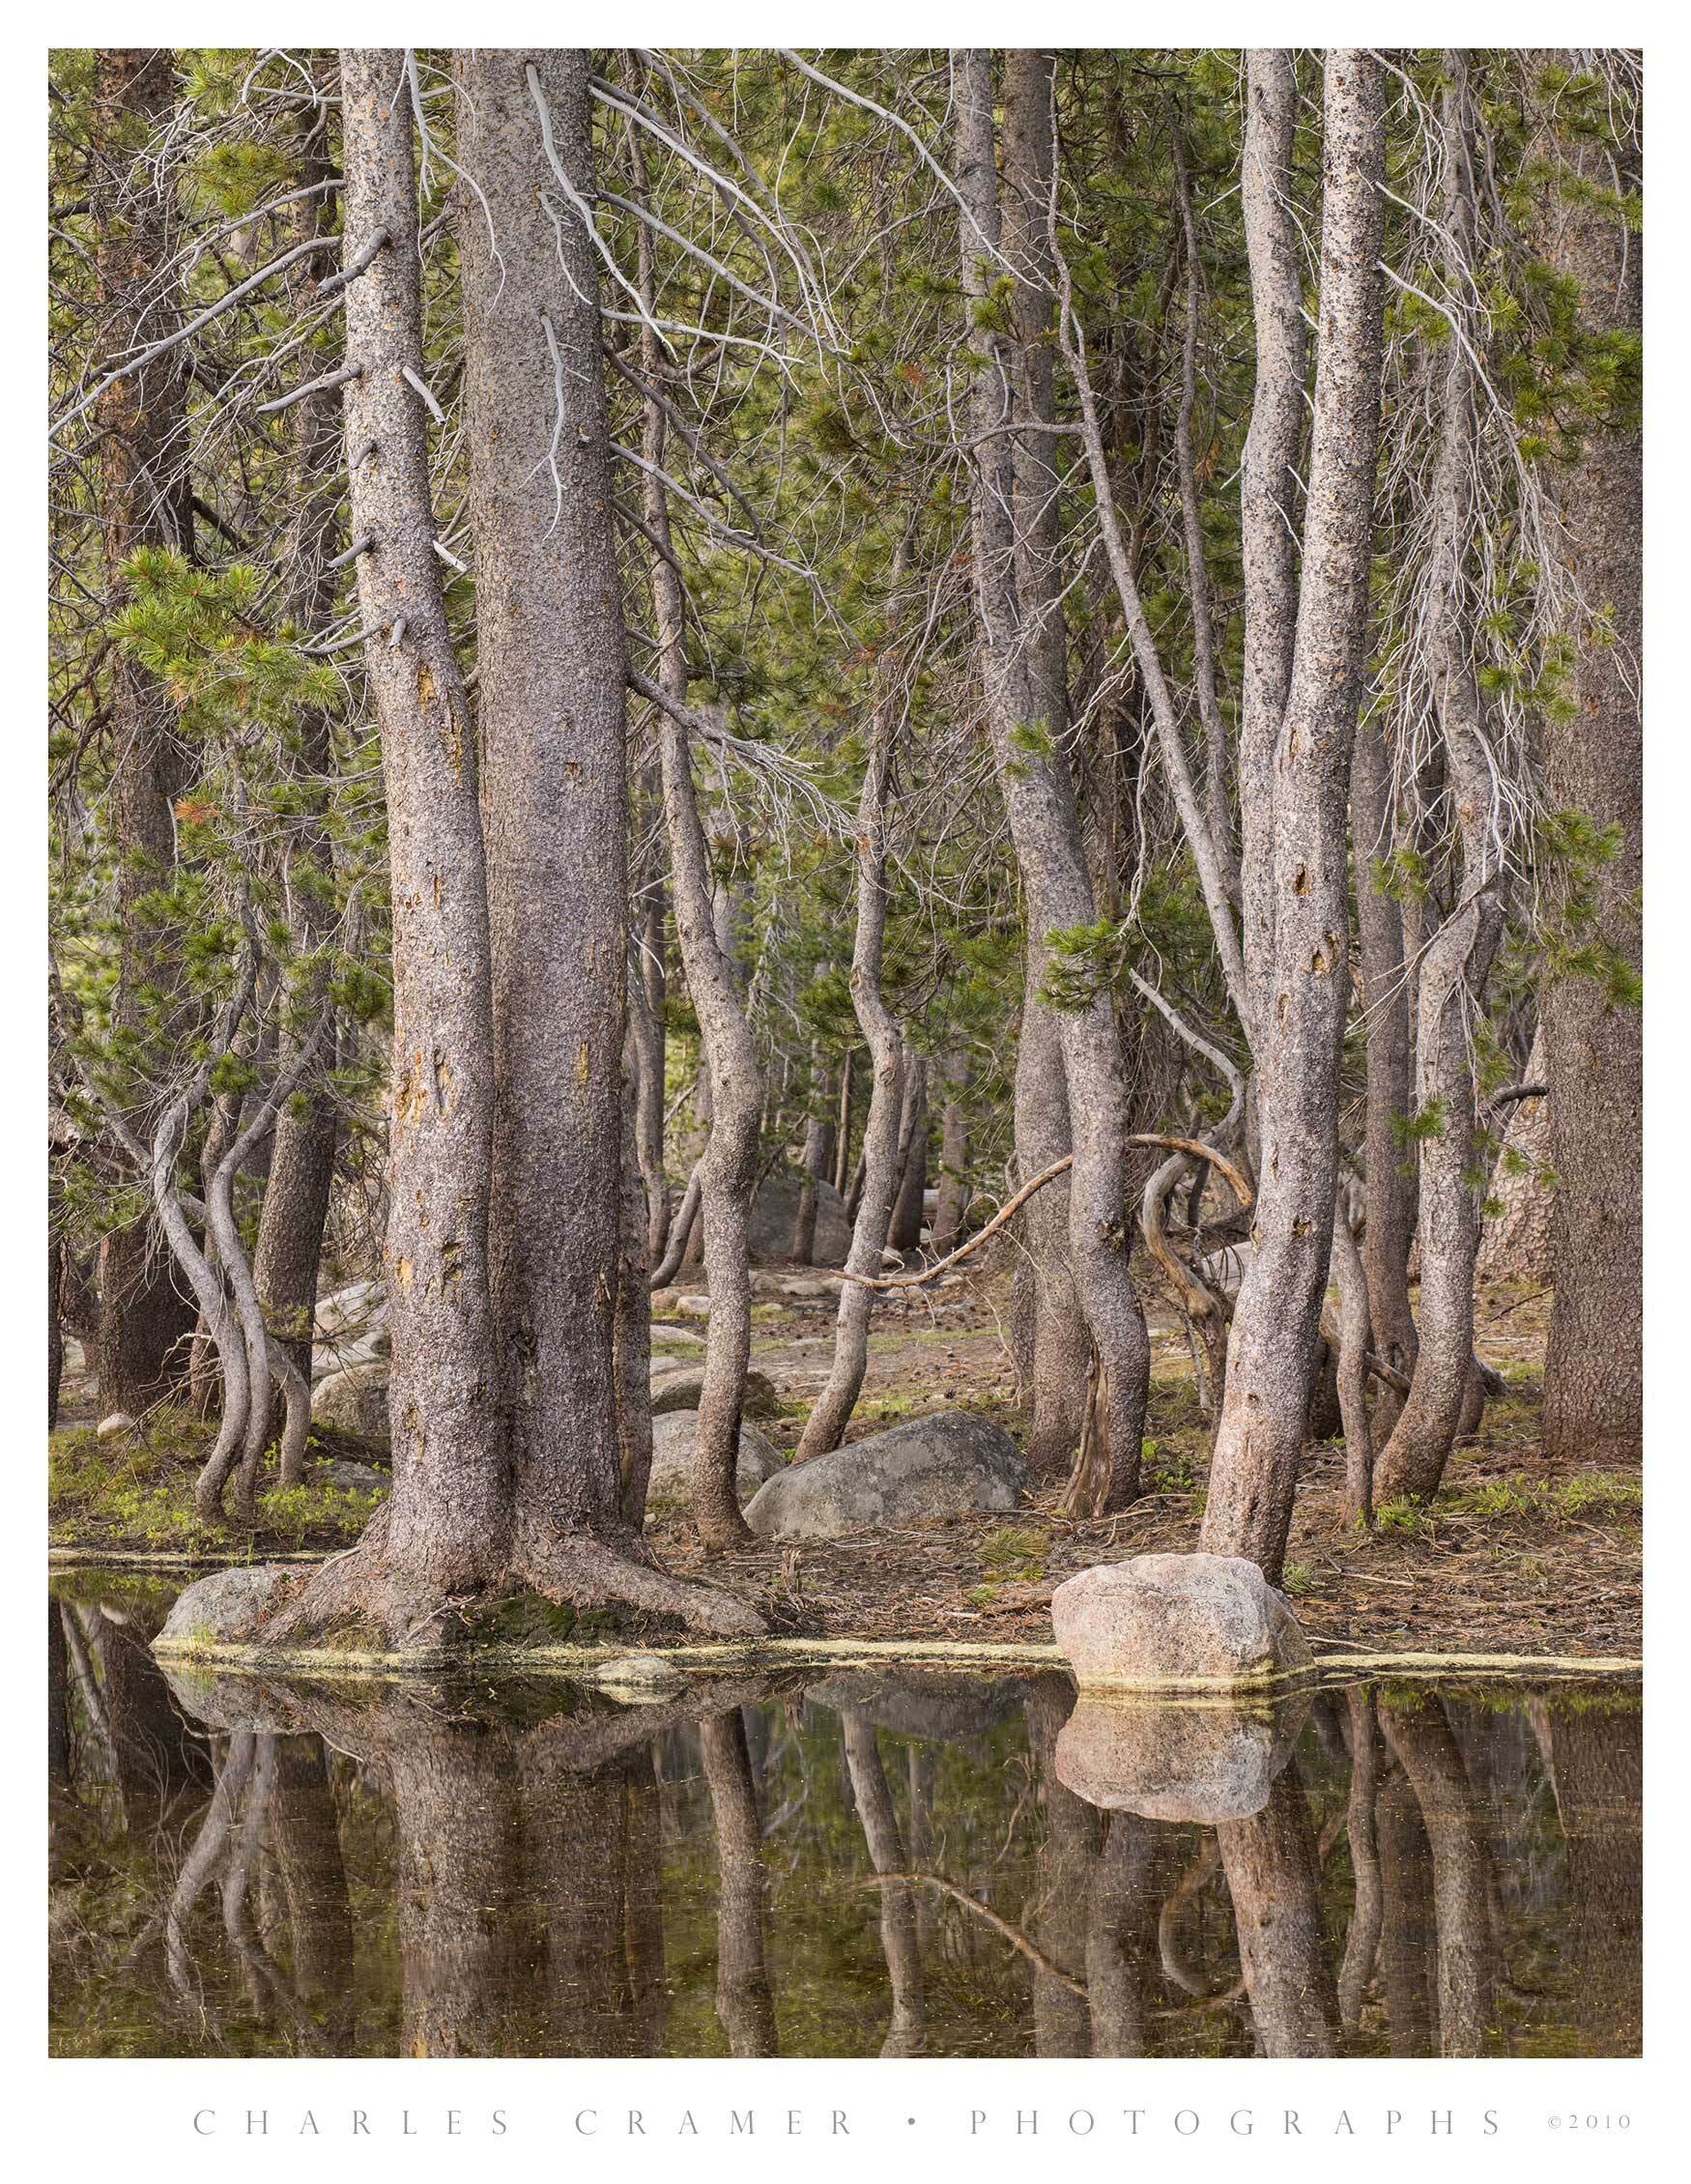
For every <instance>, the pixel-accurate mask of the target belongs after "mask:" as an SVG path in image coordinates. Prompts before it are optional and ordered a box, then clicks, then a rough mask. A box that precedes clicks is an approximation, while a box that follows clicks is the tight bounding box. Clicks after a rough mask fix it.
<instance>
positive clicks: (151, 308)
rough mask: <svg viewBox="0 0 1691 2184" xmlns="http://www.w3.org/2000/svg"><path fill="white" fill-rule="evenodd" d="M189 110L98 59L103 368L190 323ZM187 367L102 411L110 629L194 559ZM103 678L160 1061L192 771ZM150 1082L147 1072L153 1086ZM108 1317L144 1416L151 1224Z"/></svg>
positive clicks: (185, 1325) (150, 679) (174, 1328)
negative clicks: (182, 240)
mask: <svg viewBox="0 0 1691 2184" xmlns="http://www.w3.org/2000/svg"><path fill="white" fill-rule="evenodd" d="M176 96H177V90H176V69H175V52H174V49H173V48H172V47H170V46H148V47H134V48H131V47H102V48H100V51H99V52H97V54H96V55H95V63H94V113H93V121H92V135H93V138H94V142H95V144H96V146H97V147H98V150H99V158H100V179H99V187H97V188H96V190H95V195H94V206H95V214H96V220H97V234H96V242H95V272H96V278H97V282H98V287H99V295H100V313H101V332H102V348H103V356H104V359H116V358H118V357H121V356H123V355H124V354H125V353H126V352H129V351H132V350H134V349H138V348H141V347H144V346H145V345H146V344H147V343H149V342H153V341H158V340H160V339H162V338H163V337H164V336H166V335H167V334H169V333H170V332H171V331H172V330H173V328H174V327H175V324H176V321H177V318H178V315H179V298H180V288H179V283H178V281H177V279H176V278H175V277H174V276H173V275H172V274H171V273H169V272H168V271H167V268H169V266H170V264H171V261H172V258H173V256H174V253H175V251H176V249H177V246H178V243H179V235H178V221H177V208H176V202H175V193H176V188H177V183H178V179H179V173H180V166H179V159H178V156H177V155H176V154H175V153H174V152H173V151H171V150H170V149H168V148H164V147H162V146H161V144H160V143H159V141H158V139H159V138H160V135H161V132H162V130H163V129H164V126H165V124H166V122H167V121H168V119H169V117H170V114H171V111H172V109H173V107H174V105H175V102H176ZM183 362H184V360H183V358H182V356H181V355H180V354H179V353H175V352H173V353H171V354H170V355H167V356H164V357H161V358H159V359H158V360H157V361H156V362H154V363H152V364H150V365H148V366H146V367H145V368H144V369H143V370H141V371H138V372H130V373H129V374H127V375H126V376H125V377H124V378H122V379H117V380H114V381H113V382H112V384H111V385H110V386H109V387H108V388H106V390H105V392H104V393H103V394H102V395H101V396H100V401H99V403H98V405H97V407H96V411H95V417H96V420H97V422H98V425H99V454H98V462H99V476H100V549H101V556H102V560H103V568H104V579H105V588H106V593H107V597H108V600H109V602H110V612H112V613H113V614H115V613H117V612H118V611H119V609H120V608H121V607H122V605H123V603H124V600H125V586H124V579H123V568H124V564H125V562H126V561H127V560H129V557H130V555H132V554H134V553H136V552H138V551H139V550H140V549H141V548H142V547H148V546H152V547H159V546H163V547H174V548H176V549H178V550H179V551H181V552H183V553H186V554H191V553H192V551H193V528H192V526H193V518H192V515H191V512H190V504H189V478H188V462H187V418H186V407H185V402H184V388H185V386H186V379H185V374H184V368H183ZM106 675H107V676H108V678H109V697H108V702H107V709H108V714H109V720H108V725H107V731H106V733H107V740H108V742H109V745H110V748H111V752H112V768H111V777H110V784H109V788H108V790H107V794H106V803H105V817H106V824H107V826H108V827H109V829H110V835H111V853H112V856H113V859H114V862H115V864H116V867H117V913H116V923H117V930H118V978H117V993H116V996H115V1019H116V1025H117V1028H118V1029H119V1030H121V1031H122V1032H124V1033H126V1034H127V1035H128V1036H129V1038H130V1039H131V1040H133V1041H138V1042H139V1043H140V1048H141V1051H142V1053H143V1054H144V1055H145V1056H146V1057H147V1059H148V1061H152V1060H155V1059H157V1058H158V1052H157V1050H158V1047H159V1042H160V1041H161V1040H163V1041H165V1042H166V1043H167V1042H168V1038H169V1026H168V1025H163V1024H160V1023H159V1022H158V1020H156V1018H155V1017H154V1016H153V1015H152V1013H151V1012H150V1011H149V1009H148V1007H147V1003H146V1001H145V999H144V998H143V992H144V990H145V989H147V988H149V987H151V988H153V989H154V990H155V991H158V992H162V993H166V994H168V993H171V992H173V991H177V989H178V987H179V984H180V978H179V966H178V963H177V960H176V958H175V954H174V950H173V948H172V944H171V937H170V935H169V934H168V933H166V932H165V931H163V930H161V929H160V927H159V926H158V923H157V922H156V921H155V920H154V919H153V918H151V917H149V915H148V914H147V910H146V905H147V900H148V898H149V897H150V896H151V895H152V894H153V892H154V891H155V890H156V889H157V888H158V886H159V885H160V884H161V883H162V884H168V883H169V880H170V876H171V873H172V869H173V867H174V866H175V863H176V819H175V813H174V804H175V800H176V797H177V796H178V795H179V794H180V793H181V790H182V786H183V782H184V780H185V778H186V762H185V757H184V753H183V750H182V747H181V744H180V741H179V739H178V737H177V734H176V731H175V713H174V710H173V708H172V706H171V704H170V702H169V699H168V697H167V695H166V693H165V692H164V690H163V689H162V688H161V686H160V685H159V683H158V681H157V679H156V678H155V677H154V675H152V674H151V673H150V671H149V670H148V669H147V668H145V667H143V666H142V665H141V663H140V662H139V661H138V660H136V659H135V658H134V657H133V656H132V655H131V654H130V653H129V652H128V651H126V650H125V649H124V647H121V646H120V647H115V648H114V649H113V651H112V653H111V655H110V658H109V661H108V663H107V667H106ZM147 1075H148V1071H147V1068H146V1066H145V1064H144V1065H143V1067H142V1069H141V1072H140V1077H141V1078H142V1080H143V1081H144V1080H145V1078H146V1076H147ZM155 1119H156V1118H155V1116H154V1114H153V1112H152V1110H151V1108H150V1107H149V1106H146V1105H145V1104H144V1102H143V1105H142V1106H141V1107H140V1109H139V1111H137V1112H136V1113H135V1115H134V1117H133V1122H134V1127H135V1130H136V1132H137V1135H139V1136H141V1137H142V1138H143V1139H145V1138H150V1137H151V1135H152V1134H153V1126H154V1121H155ZM194 1317H195V1313H194V1307H193V1304H192V1303H191V1301H190V1300H189V1299H188V1297H187V1296H186V1294H185V1293H184V1285H183V1284H182V1283H181V1282H180V1281H179V1279H178V1276H177V1270H176V1265H175V1261H174V1259H173V1257H172V1255H171V1253H170V1251H169V1250H167V1249H166V1247H165V1243H164V1239H163V1237H162V1236H161V1235H160V1233H159V1230H158V1223H157V1222H156V1221H154V1220H153V1219H152V1218H151V1217H148V1218H145V1219H143V1220H141V1221H134V1222H131V1223H130V1224H129V1226H128V1227H125V1228H120V1229H115V1230H113V1232H112V1233H111V1234H110V1235H108V1236H107V1237H105V1238H104V1240H103V1241H102V1243H101V1245H100V1334H99V1338H98V1341H97V1342H96V1345H95V1366H96V1370H97V1373H98V1376H99V1380H100V1407H101V1409H102V1410H105V1411H118V1410H127V1411H141V1410H144V1409H145V1408H146V1407H147V1405H148V1404H149V1403H152V1402H156V1401H157V1400H158V1398H159V1397H160V1396H161V1395H164V1394H168V1393H170V1392H171V1390H172V1389H174V1388H175V1387H176V1386H177V1385H178V1384H179V1383H180V1382H181V1381H182V1380H183V1379H185V1378H186V1372H187V1338H188V1336H190V1335H191V1333H192V1331H193V1324H194Z"/></svg>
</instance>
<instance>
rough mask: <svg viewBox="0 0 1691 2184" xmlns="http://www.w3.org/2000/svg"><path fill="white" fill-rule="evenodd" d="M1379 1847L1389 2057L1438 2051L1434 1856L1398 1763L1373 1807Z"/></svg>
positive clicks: (1382, 1989) (1382, 1986)
mask: <svg viewBox="0 0 1691 2184" xmlns="http://www.w3.org/2000/svg"><path fill="white" fill-rule="evenodd" d="M1374 1826H1375V1834H1376V1838H1377V1840H1378V1844H1379V1850H1380V1895H1381V1903H1382V1922H1381V1929H1380V1992H1381V1995H1382V1997H1384V1999H1385V2003H1386V2032H1387V2038H1388V2041H1389V2043H1390V2050H1391V2053H1392V2054H1393V2055H1437V2054H1438V2052H1439V2003H1438V1978H1437V1968H1438V1947H1439V1941H1438V1924H1437V1921H1436V1919H1435V1916H1434V1911H1433V1854H1432V1852H1431V1850H1430V1849H1429V1848H1428V1845H1427V1834H1426V1828H1425V1827H1424V1825H1422V1822H1421V1814H1420V1806H1419V1804H1418V1803H1417V1802H1416V1795H1415V1792H1414V1790H1413V1789H1412V1788H1411V1787H1410V1785H1409V1783H1408V1781H1407V1780H1406V1779H1405V1777H1404V1775H1403V1772H1402V1770H1401V1769H1400V1768H1394V1769H1393V1771H1392V1772H1391V1773H1390V1775H1389V1776H1388V1777H1387V1779H1386V1781H1385V1782H1384V1783H1383V1784H1382V1785H1381V1789H1380V1795H1379V1797H1378V1799H1377V1801H1376V1803H1375V1807H1374Z"/></svg>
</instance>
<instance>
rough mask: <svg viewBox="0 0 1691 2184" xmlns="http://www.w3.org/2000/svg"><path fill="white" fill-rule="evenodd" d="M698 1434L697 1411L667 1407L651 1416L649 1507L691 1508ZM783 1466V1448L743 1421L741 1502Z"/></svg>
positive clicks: (737, 1470) (737, 1484) (737, 1487)
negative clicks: (658, 1415)
mask: <svg viewBox="0 0 1691 2184" xmlns="http://www.w3.org/2000/svg"><path fill="white" fill-rule="evenodd" d="M698 1434H699V1413H698V1412H697V1411H666V1412H664V1413H663V1414H662V1415H661V1416H660V1417H658V1418H654V1419H653V1420H652V1422H651V1478H650V1479H649V1480H648V1481H647V1483H646V1489H645V1506H646V1508H647V1509H691V1508H692V1506H693V1445H694V1442H695V1441H696V1440H697V1438H698ZM781 1466H782V1455H781V1451H780V1450H779V1449H777V1448H776V1447H774V1445H773V1444H772V1443H771V1442H769V1441H767V1440H766V1439H765V1438H764V1436H763V1435H762V1434H761V1433H760V1432H759V1431H758V1428H757V1427H756V1426H755V1425H746V1424H742V1425H741V1427H740V1447H739V1456H738V1460H737V1461H736V1463H735V1466H734V1491H735V1492H736V1493H737V1494H738V1496H739V1498H740V1501H741V1504H742V1505H744V1504H745V1503H747V1502H749V1501H750V1500H751V1498H752V1496H753V1495H754V1494H755V1493H756V1492H757V1491H758V1489H759V1487H760V1486H761V1485H762V1483H763V1481H764V1480H766V1479H768V1478H769V1477H770V1476H771V1475H772V1474H773V1473H775V1472H778V1471H779V1470H780V1469H781Z"/></svg>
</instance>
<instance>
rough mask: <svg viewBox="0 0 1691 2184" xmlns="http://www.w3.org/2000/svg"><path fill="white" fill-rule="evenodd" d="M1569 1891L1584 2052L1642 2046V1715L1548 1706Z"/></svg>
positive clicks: (1632, 2051)
mask: <svg viewBox="0 0 1691 2184" xmlns="http://www.w3.org/2000/svg"><path fill="white" fill-rule="evenodd" d="M1546 1712H1547V1716H1548V1721H1549V1728H1550V1763H1551V1769H1552V1772H1553V1774H1554V1776H1555V1781H1556V1802H1557V1807H1558V1810H1559V1811H1560V1812H1561V1814H1562V1835H1563V1837H1564V1838H1565V1840H1566V1843H1567V1877H1568V1886H1569V1890H1570V1892H1571V1894H1572V1896H1573V1918H1572V1935H1571V1940H1572V1948H1573V1967H1572V1969H1573V1981H1574V2022H1575V2023H1576V2025H1577V2026H1579V2034H1580V2038H1579V2052H1580V2054H1581V2055H1641V2054H1642V2053H1643V2052H1644V1958H1643V1947H1644V1897H1643V1881H1644V1871H1643V1864H1642V1855H1643V1837H1642V1833H1641V1829H1642V1825H1643V1819H1644V1813H1643V1796H1644V1746H1643V1730H1644V1716H1643V1714H1642V1712H1641V1711H1640V1710H1639V1709H1638V1707H1637V1706H1635V1705H1634V1706H1627V1705H1620V1706H1617V1707H1614V1708H1612V1709H1610V1708H1598V1707H1592V1708H1591V1709H1590V1710H1586V1711H1583V1712H1576V1711H1574V1710H1572V1709H1571V1708H1570V1709H1568V1710H1565V1711H1564V1710H1562V1709H1561V1708H1559V1707H1556V1706H1555V1705H1554V1704H1553V1705H1552V1706H1551V1707H1549V1708H1548V1709H1547V1710H1546Z"/></svg>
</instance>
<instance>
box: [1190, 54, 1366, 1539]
mask: <svg viewBox="0 0 1691 2184" xmlns="http://www.w3.org/2000/svg"><path fill="white" fill-rule="evenodd" d="M1325 137H1326V141H1325V149H1324V155H1323V158H1324V176H1325V184H1324V200H1323V208H1322V277H1321V293H1320V299H1319V318H1320V323H1321V340H1320V346H1319V351H1318V355H1317V359H1316V368H1315V395H1314V424H1313V440H1312V445H1311V453H1310V464H1309V492H1308V501H1307V511H1306V514H1305V516H1304V562H1303V581H1302V585H1301V589H1300V595H1299V601H1298V629H1297V642H1296V647H1295V652H1294V658H1293V664H1292V674H1291V682H1290V687H1289V691H1288V695H1287V700H1286V710H1285V717H1284V720H1283V723H1282V725H1281V729H1280V737H1279V744H1278V749H1277V753H1276V758H1275V804H1274V894H1273V910H1274V914H1273V925H1274V939H1273V955H1272V959H1271V961H1272V979H1271V980H1270V982H1269V984H1268V987H1267V990H1266V992H1267V993H1272V995H1273V1002H1272V1006H1269V1007H1267V1008H1264V1009H1262V1010H1260V1011H1259V1015H1260V1017H1261V1019H1262V1022H1261V1031H1260V1037H1259V1039H1258V1040H1257V1049H1258V1050H1257V1052H1256V1057H1255V1058H1256V1064H1257V1114H1258V1124H1259V1128H1260V1131H1261V1137H1262V1159H1261V1163H1260V1165H1259V1170H1258V1172H1259V1175H1260V1178H1261V1186H1260V1189H1259V1191H1258V1193H1257V1199H1256V1205H1255V1207H1254V1209H1253V1232H1254V1236H1255V1240H1256V1255H1255V1257H1254V1258H1253V1259H1252V1261H1251V1264H1250V1266H1249V1268H1248V1269H1247V1273H1246V1276H1245V1279H1244V1282H1243V1284H1242V1285H1241V1288H1240V1292H1239V1301H1238V1304H1237V1305H1236V1307H1235V1308H1234V1314H1233V1332H1232V1336H1231V1338H1230V1340H1229V1343H1228V1348H1227V1388H1226V1394H1225V1397H1224V1400H1223V1403H1222V1407H1221V1416H1220V1420H1219V1422H1218V1427H1217V1432H1216V1443H1215V1452H1214V1454H1213V1456H1212V1458H1211V1464H1210V1490H1209V1500H1208V1502H1207V1504H1206V1506H1205V1509H1204V1523H1203V1531H1202V1534H1201V1536H1200V1544H1201V1545H1202V1547H1203V1548H1204V1549H1205V1551H1206V1552H1208V1553H1211V1554H1223V1555H1243V1556H1245V1557H1247V1559H1248V1560H1250V1561H1252V1562H1255V1563H1257V1564H1258V1565H1259V1566H1261V1568H1262V1569H1263V1570H1264V1572H1265V1573H1266V1574H1267V1576H1268V1577H1270V1578H1271V1579H1275V1580H1277V1578H1278V1576H1279V1573H1280V1566H1281V1562H1282V1560H1283V1558H1284V1555H1285V1548H1286V1535H1287V1532H1288V1531H1289V1529H1290V1526H1291V1518H1292V1497H1293V1493H1294V1490H1295V1487H1296V1484H1297V1477H1298V1464H1299V1459H1300V1457H1301V1456H1302V1454H1303V1451H1304V1433H1305V1429H1306V1425H1307V1422H1308V1417H1309V1400H1310V1395H1311V1393H1312V1390H1313V1387H1314V1381H1315V1372H1316V1363H1317V1353H1318V1348H1319V1341H1320V1334H1319V1322H1320V1314H1321V1301H1322V1294H1323V1291H1324V1290H1325V1288H1326V1285H1327V1273H1328V1261H1329V1257H1330V1254H1331V1250H1332V1244H1333V1189H1334V1185H1335V1183H1336V1181H1337V1168H1338V1095H1339V1066H1340V1061H1341V1054H1342V1045H1343V1038H1344V1021H1345V1011H1346V1004H1347V1002H1348V998H1349V992H1350V976H1349V970H1348V959H1349V940H1348V928H1349V914H1350V858H1349V849H1350V844H1349V829H1348V826H1347V818H1348V805H1349V797H1350V775H1351V752H1352V746H1353V743H1354V741H1355V736H1356V729H1357V706H1358V699H1359V691H1360V684H1361V667H1362V661H1363V655H1364V648H1365V638H1366V631H1367V621H1368V579H1369V572H1370V569H1371V566H1372V560H1373V539H1374V470H1375V452H1376V446H1377V442H1378V435H1379V421H1380V374H1381V356H1382V319H1381V301H1382V282H1381V275H1380V271H1379V260H1380V250H1381V246H1382V233H1383V223H1384V200H1383V195H1382V189H1381V178H1382V176H1383V173H1384V168H1385V137H1386V120H1385V73H1384V71H1383V69H1382V67H1381V64H1380V63H1379V61H1378V60H1377V59H1376V58H1375V57H1374V56H1373V55H1372V54H1369V53H1365V52H1362V51H1360V50H1355V49H1348V48H1343V47H1331V48H1329V50H1328V53H1327V59H1326V93H1325ZM1251 870H1252V866H1251V859H1250V854H1249V845H1247V862H1246V871H1247V881H1248V878H1249V876H1250V873H1251ZM1246 915H1247V926H1248V925H1249V924H1250V922H1251V920H1252V918H1253V917H1256V916H1259V915H1260V905H1250V904H1249V903H1248V902H1247V912H1246ZM1265 998H1266V993H1265Z"/></svg>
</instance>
